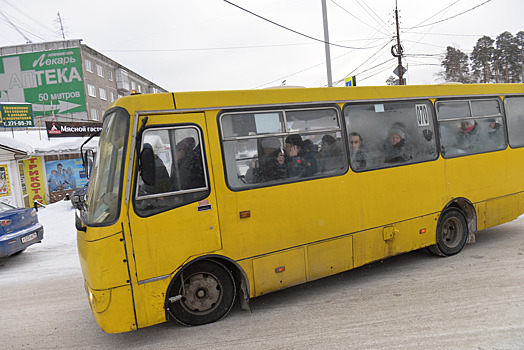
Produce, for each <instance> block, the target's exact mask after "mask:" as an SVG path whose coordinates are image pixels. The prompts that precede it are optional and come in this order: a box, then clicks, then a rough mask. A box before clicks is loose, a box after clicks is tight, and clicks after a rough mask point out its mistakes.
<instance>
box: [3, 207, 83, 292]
mask: <svg viewBox="0 0 524 350" xmlns="http://www.w3.org/2000/svg"><path fill="white" fill-rule="evenodd" d="M38 220H39V221H40V222H41V223H42V224H43V225H44V239H43V240H42V243H38V244H33V245H32V246H30V247H29V248H27V250H26V251H25V252H23V253H22V254H20V255H18V256H16V257H9V258H6V259H9V260H5V261H2V260H0V285H3V284H4V283H16V282H20V281H26V280H30V279H43V278H44V279H45V278H49V276H64V275H67V274H72V273H81V272H80V263H79V260H78V253H77V250H76V229H75V209H74V208H73V207H72V206H71V202H69V201H60V202H57V203H53V204H50V205H47V206H46V207H45V208H39V209H38Z"/></svg>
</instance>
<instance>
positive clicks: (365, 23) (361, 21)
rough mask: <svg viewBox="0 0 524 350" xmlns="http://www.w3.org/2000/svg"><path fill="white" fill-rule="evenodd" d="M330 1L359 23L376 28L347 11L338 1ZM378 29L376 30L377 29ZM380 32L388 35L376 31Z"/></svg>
mask: <svg viewBox="0 0 524 350" xmlns="http://www.w3.org/2000/svg"><path fill="white" fill-rule="evenodd" d="M331 2H332V3H333V4H335V5H336V6H337V7H339V8H340V9H341V10H342V11H344V12H345V13H347V14H348V15H350V16H351V17H353V18H355V19H356V20H357V21H359V22H360V23H362V24H364V25H366V26H368V27H369V28H371V29H373V30H377V29H376V28H373V27H372V26H371V25H369V24H368V23H367V22H364V21H363V20H361V19H360V18H358V17H357V16H355V15H354V14H353V13H351V12H349V11H348V10H346V9H345V8H344V7H342V6H341V5H339V4H338V3H336V2H335V1H334V0H331ZM377 31H378V30H377ZM378 32H379V33H380V34H382V35H388V34H387V33H384V32H381V31H378Z"/></svg>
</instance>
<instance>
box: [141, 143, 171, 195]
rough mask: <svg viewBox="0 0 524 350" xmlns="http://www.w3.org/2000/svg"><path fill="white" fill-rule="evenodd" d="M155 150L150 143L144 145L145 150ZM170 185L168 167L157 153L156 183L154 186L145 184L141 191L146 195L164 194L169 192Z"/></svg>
mask: <svg viewBox="0 0 524 350" xmlns="http://www.w3.org/2000/svg"><path fill="white" fill-rule="evenodd" d="M146 148H149V149H151V150H152V149H153V147H152V146H151V144H150V143H144V146H143V149H146ZM168 185H169V174H168V173H167V169H166V166H165V165H164V162H163V161H162V159H160V157H159V156H158V155H157V154H156V153H155V183H154V184H153V185H146V184H144V185H143V186H141V188H140V189H141V190H142V191H144V192H145V194H156V193H164V192H166V191H167V188H168Z"/></svg>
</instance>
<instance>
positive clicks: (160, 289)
mask: <svg viewBox="0 0 524 350" xmlns="http://www.w3.org/2000/svg"><path fill="white" fill-rule="evenodd" d="M170 281H171V278H166V279H163V280H160V281H154V282H149V283H144V284H139V285H136V286H135V287H134V288H135V289H134V293H135V300H136V305H135V307H136V315H137V320H138V328H143V327H147V326H151V325H154V324H158V323H162V322H165V321H166V310H165V309H164V304H165V301H166V291H167V288H168V286H169V282H170Z"/></svg>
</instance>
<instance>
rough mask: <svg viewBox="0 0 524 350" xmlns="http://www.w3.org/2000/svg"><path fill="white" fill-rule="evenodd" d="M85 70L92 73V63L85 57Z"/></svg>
mask: <svg viewBox="0 0 524 350" xmlns="http://www.w3.org/2000/svg"><path fill="white" fill-rule="evenodd" d="M86 71H88V72H91V73H93V65H92V64H91V61H90V60H88V59H86Z"/></svg>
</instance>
